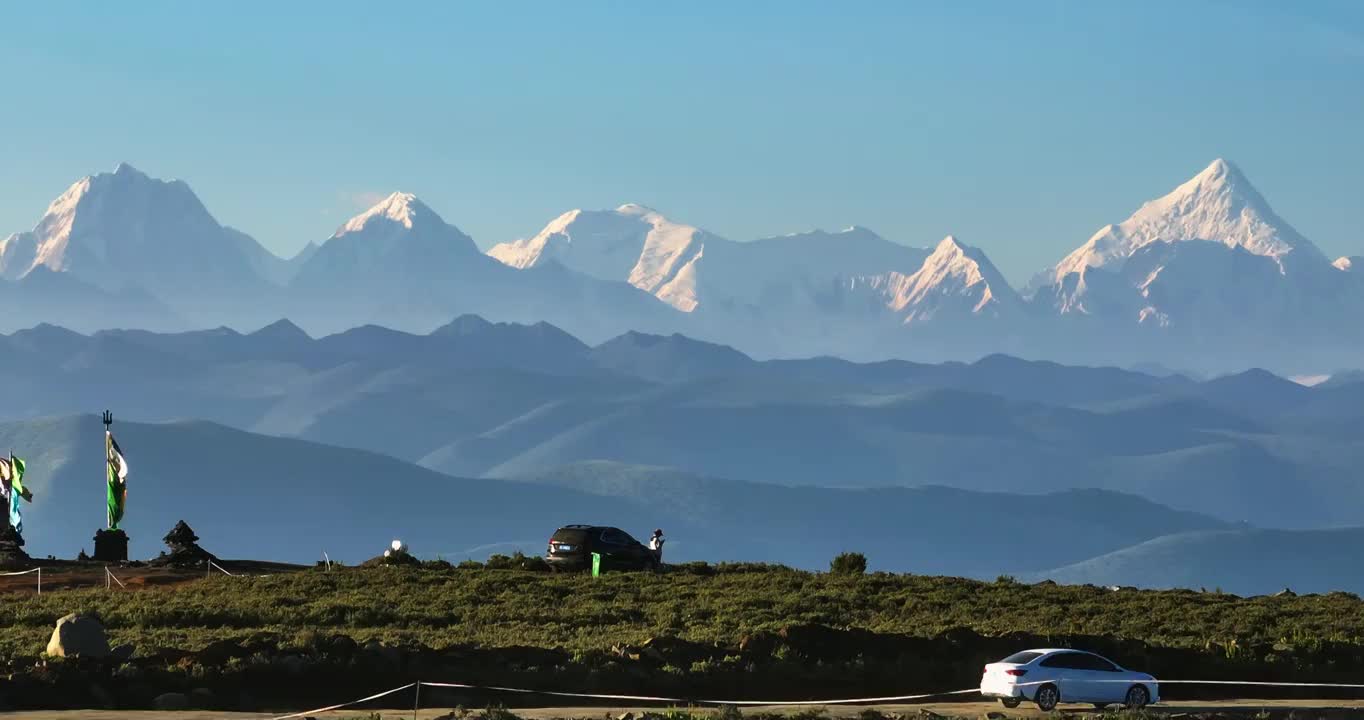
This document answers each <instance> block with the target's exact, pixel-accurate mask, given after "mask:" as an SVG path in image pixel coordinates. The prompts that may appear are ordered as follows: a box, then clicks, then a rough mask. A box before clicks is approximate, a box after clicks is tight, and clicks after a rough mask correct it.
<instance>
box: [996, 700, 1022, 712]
mask: <svg viewBox="0 0 1364 720" xmlns="http://www.w3.org/2000/svg"><path fill="white" fill-rule="evenodd" d="M1021 702H1023V700H1022V699H1020V698H1000V699H999V704H1000V705H1003V706H1004V707H1006V708H1009V709H1010V710H1012V709H1014V708H1016V707H1018V704H1019V703H1021Z"/></svg>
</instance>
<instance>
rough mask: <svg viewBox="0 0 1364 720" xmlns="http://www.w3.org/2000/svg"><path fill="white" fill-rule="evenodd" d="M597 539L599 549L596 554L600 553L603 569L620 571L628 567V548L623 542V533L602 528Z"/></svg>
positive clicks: (613, 529)
mask: <svg viewBox="0 0 1364 720" xmlns="http://www.w3.org/2000/svg"><path fill="white" fill-rule="evenodd" d="M598 539H599V540H600V548H601V549H600V550H598V551H597V552H599V553H601V561H602V566H603V569H606V568H610V569H612V570H620V569H621V568H623V567H629V565H630V559H629V557H628V553H629V546H628V545H627V544H626V542H625V533H623V532H621V531H620V530H617V529H615V528H604V529H602V531H601V535H600V536H599V538H598Z"/></svg>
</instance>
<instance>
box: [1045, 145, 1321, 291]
mask: <svg viewBox="0 0 1364 720" xmlns="http://www.w3.org/2000/svg"><path fill="white" fill-rule="evenodd" d="M1187 240H1209V241H1213V242H1218V243H1222V244H1223V245H1226V246H1228V247H1241V248H1244V249H1245V250H1246V251H1248V252H1250V253H1252V254H1255V255H1263V256H1267V257H1273V258H1276V259H1281V258H1283V257H1284V256H1286V255H1288V254H1289V253H1297V254H1299V255H1307V256H1311V257H1313V258H1321V259H1324V257H1322V256H1321V252H1320V251H1319V250H1318V249H1317V248H1316V246H1315V245H1313V244H1312V243H1311V242H1310V241H1309V240H1307V239H1306V238H1304V237H1303V236H1302V235H1301V234H1299V233H1298V231H1297V230H1295V229H1294V228H1293V227H1292V226H1291V225H1289V224H1288V223H1287V222H1285V221H1284V220H1283V219H1282V218H1280V217H1279V216H1278V215H1277V214H1275V213H1274V211H1273V209H1271V208H1270V207H1269V203H1267V202H1266V201H1265V199H1264V197H1263V196H1261V195H1260V193H1259V191H1257V190H1256V189H1255V188H1254V186H1252V185H1251V184H1250V181H1249V180H1247V179H1246V176H1245V175H1244V174H1243V173H1242V172H1241V171H1240V169H1239V168H1237V167H1236V166H1235V165H1234V164H1232V163H1230V162H1228V161H1226V160H1223V159H1221V158H1218V159H1216V160H1214V161H1213V162H1212V163H1211V164H1209V165H1208V166H1207V167H1206V168H1204V169H1203V171H1202V172H1200V173H1198V174H1197V175H1195V176H1193V177H1192V178H1190V179H1189V180H1188V181H1186V182H1184V183H1183V184H1181V185H1180V186H1179V187H1176V188H1175V189H1174V190H1172V191H1171V192H1170V193H1168V194H1166V195H1165V196H1163V197H1161V198H1158V199H1156V200H1152V201H1150V202H1147V203H1145V204H1143V205H1142V206H1141V207H1140V208H1139V209H1138V210H1137V211H1136V212H1135V213H1133V214H1132V216H1131V217H1129V218H1128V219H1126V220H1124V221H1123V222H1122V223H1119V224H1117V225H1107V226H1105V227H1103V228H1101V229H1100V230H1099V231H1098V232H1096V233H1095V234H1094V235H1093V236H1092V237H1091V238H1090V239H1089V241H1088V242H1086V243H1085V244H1084V245H1082V246H1080V247H1079V248H1077V249H1076V250H1075V251H1074V252H1072V253H1070V254H1069V255H1067V256H1066V257H1065V258H1064V259H1062V260H1061V262H1059V263H1057V264H1056V266H1055V267H1054V268H1053V269H1052V271H1051V272H1049V273H1047V277H1046V281H1047V282H1050V283H1054V284H1057V285H1060V284H1061V282H1062V280H1063V279H1064V278H1065V276H1066V275H1069V274H1071V273H1079V272H1083V271H1084V270H1085V269H1086V268H1090V267H1103V266H1115V265H1120V264H1121V263H1122V262H1123V261H1125V260H1126V259H1127V258H1128V257H1130V256H1131V255H1132V253H1134V252H1136V251H1137V250H1138V249H1140V248H1142V247H1145V246H1146V245H1149V244H1151V243H1154V242H1182V241H1187Z"/></svg>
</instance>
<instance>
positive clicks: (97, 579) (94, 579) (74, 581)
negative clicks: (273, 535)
mask: <svg viewBox="0 0 1364 720" xmlns="http://www.w3.org/2000/svg"><path fill="white" fill-rule="evenodd" d="M34 562H35V564H37V565H40V566H42V568H43V592H47V591H50V590H71V589H76V588H88V587H104V585H105V582H106V580H105V577H104V569H105V565H103V564H100V563H77V562H73V561H71V560H38V559H35V561H34ZM218 564H219V565H221V566H222V567H223V569H225V570H227V571H228V572H230V573H233V574H246V575H267V574H274V573H283V572H297V571H299V570H304V569H306V568H305V566H303V565H289V564H286V563H272V562H260V561H257V560H221V561H219V562H218ZM108 568H109V571H110V572H111V573H113V575H114V577H115V578H118V579H119V580H121V581H123V585H124V587H125V588H126V589H128V590H143V589H146V588H149V587H164V586H167V585H178V584H180V583H184V582H189V581H191V580H198V579H201V578H203V577H204V570H180V569H176V568H152V567H146V566H141V567H138V566H122V565H110V566H108ZM213 572H214V573H218V572H219V571H218V570H216V569H215V570H214V571H213ZM109 582H112V581H109ZM114 584H115V585H117V583H114ZM37 591H38V575H37V573H29V574H27V575H5V576H0V593H8V592H20V593H22V592H31V593H36V592H37Z"/></svg>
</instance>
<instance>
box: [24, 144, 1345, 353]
mask: <svg viewBox="0 0 1364 720" xmlns="http://www.w3.org/2000/svg"><path fill="white" fill-rule="evenodd" d="M1357 260H1358V258H1357V257H1356V258H1352V257H1343V258H1340V259H1338V260H1335V261H1334V262H1333V261H1331V260H1328V259H1327V258H1326V257H1325V256H1324V255H1323V254H1322V253H1321V251H1320V250H1318V249H1317V247H1316V246H1315V245H1313V244H1312V243H1311V242H1310V241H1309V240H1307V239H1306V238H1304V237H1303V236H1302V235H1301V234H1300V233H1298V231H1296V230H1295V229H1294V228H1293V227H1292V226H1291V225H1289V224H1288V223H1287V222H1285V221H1284V220H1283V219H1282V218H1280V217H1279V216H1278V215H1277V214H1275V213H1274V211H1273V210H1272V209H1271V208H1270V206H1269V204H1268V203H1267V202H1266V201H1265V199H1264V198H1263V197H1262V196H1261V195H1260V194H1259V192H1258V191H1256V190H1255V188H1254V187H1253V186H1252V185H1251V184H1250V182H1249V180H1248V179H1247V178H1246V177H1245V175H1244V174H1243V173H1241V171H1240V170H1239V169H1237V168H1236V167H1235V166H1234V165H1232V164H1231V163H1229V162H1226V161H1224V160H1220V159H1219V160H1216V161H1214V162H1213V163H1212V164H1211V165H1209V166H1208V167H1207V168H1206V169H1204V170H1203V171H1202V172H1200V173H1198V174H1197V175H1195V176H1194V177H1193V178H1192V179H1190V180H1189V181H1187V182H1185V183H1183V184H1181V185H1179V186H1178V187H1176V188H1175V189H1174V190H1173V191H1172V192H1171V193H1169V194H1168V195H1166V196H1164V197H1162V198H1159V199H1156V200H1153V201H1151V202H1148V203H1145V204H1144V205H1142V206H1141V207H1140V208H1139V209H1138V210H1137V211H1136V212H1135V213H1133V214H1132V216H1131V217H1129V218H1128V219H1127V220H1124V221H1123V222H1121V223H1118V224H1116V225H1109V226H1106V227H1104V228H1102V229H1100V230H1099V231H1098V232H1096V233H1095V234H1094V235H1093V236H1092V237H1091V238H1090V239H1089V240H1088V241H1087V242H1085V243H1084V244H1082V245H1081V246H1080V247H1078V248H1077V249H1076V250H1075V251H1074V252H1072V253H1070V254H1068V255H1067V256H1066V257H1064V258H1062V259H1061V260H1060V261H1059V262H1058V263H1057V264H1056V265H1054V266H1053V267H1052V268H1051V269H1049V270H1047V271H1045V272H1043V273H1041V274H1040V275H1039V276H1038V277H1037V278H1035V279H1034V281H1033V282H1032V283H1030V285H1029V286H1028V287H1027V288H1026V291H1025V292H1022V293H1020V292H1019V291H1018V290H1015V289H1014V288H1013V287H1010V285H1009V284H1008V282H1007V281H1005V279H1004V278H1003V276H1002V275H1001V274H1000V273H999V271H998V270H997V269H996V268H995V267H994V265H993V264H992V263H991V262H990V260H989V259H988V257H987V256H986V253H985V252H984V251H983V250H981V249H980V248H976V247H971V246H968V245H965V244H962V243H960V242H958V241H957V240H956V239H955V238H952V237H948V238H946V239H945V240H943V241H942V242H940V243H938V244H937V246H935V247H933V248H920V247H911V246H909V245H904V244H901V243H898V242H893V241H891V240H887V239H885V238H883V237H881V236H879V235H877V234H876V233H875V232H873V231H871V230H869V229H867V228H864V227H859V226H853V227H850V228H847V229H846V230H842V231H838V232H826V231H822V230H814V231H810V232H807V233H799V234H794V235H785V236H780V237H769V238H764V239H759V240H752V241H734V240H730V239H726V238H723V237H720V236H718V235H716V234H714V233H711V232H709V231H706V230H704V229H702V228H699V227H697V226H694V225H690V224H687V223H685V222H680V221H678V220H676V219H672V218H669V217H667V216H665V215H664V214H663V213H661V212H659V211H656V210H653V209H651V208H647V207H643V206H641V205H636V204H626V205H622V206H620V207H618V208H615V209H613V210H587V209H578V210H571V211H569V212H566V213H564V214H562V215H560V216H559V217H557V218H555V219H554V220H552V221H551V222H550V223H549V224H547V225H545V226H544V228H543V229H542V230H541V231H540V232H538V233H537V234H536V235H534V236H533V237H531V238H529V239H522V240H517V241H513V242H507V243H501V244H498V245H494V246H493V247H492V248H491V249H490V250H489V251H488V252H487V253H483V252H480V251H479V249H478V247H477V246H476V245H475V243H474V240H473V238H471V237H469V236H468V235H467V234H465V233H463V232H462V231H460V230H459V228H458V227H456V226H455V225H453V224H450V223H448V222H446V221H445V220H444V219H443V218H441V217H440V216H439V215H438V214H437V213H436V211H435V210H433V209H432V208H431V207H429V206H428V205H426V204H425V203H423V202H422V201H421V200H420V199H418V198H416V197H415V196H413V195H411V194H408V193H402V192H395V193H393V194H391V195H389V196H388V197H386V198H384V199H383V200H382V201H380V202H379V203H377V204H376V205H375V206H374V207H372V208H369V209H368V210H366V211H365V212H363V213H360V214H359V215H357V216H355V217H354V218H352V219H350V220H349V221H347V222H346V223H344V224H343V225H342V226H341V227H340V228H338V229H337V230H336V232H334V233H333V234H332V235H331V236H330V237H327V238H325V239H309V242H308V243H307V244H306V245H305V249H304V250H303V251H302V252H300V253H298V254H297V255H296V256H295V257H293V258H289V259H285V258H280V257H277V256H275V255H273V254H272V253H270V252H269V251H267V250H266V249H265V248H264V247H262V246H261V245H260V244H259V243H258V242H256V241H255V240H254V239H253V238H251V237H250V236H249V235H247V234H246V233H243V232H241V231H238V230H235V229H233V228H230V227H227V226H224V225H222V224H220V223H219V222H218V221H217V220H216V219H215V218H214V217H213V216H212V215H211V214H210V213H209V211H208V210H207V208H205V207H204V206H203V204H202V203H201V202H200V201H199V200H198V198H197V197H196V196H195V195H194V193H193V191H192V190H191V189H190V188H189V186H188V185H187V184H186V183H184V182H183V181H179V180H174V181H163V180H158V179H155V178H152V177H149V176H147V175H146V174H144V173H142V172H140V171H138V170H136V169H134V168H132V167H131V166H129V165H126V164H122V165H119V166H118V167H117V168H116V169H115V170H114V171H113V172H112V173H100V174H96V175H92V176H90V177H86V178H82V179H81V180H79V181H78V182H76V183H75V184H73V185H72V186H71V187H70V188H69V189H68V190H67V191H66V192H65V193H63V194H62V195H61V196H60V197H58V198H57V199H56V200H55V201H54V202H53V203H52V204H51V205H50V206H49V207H48V209H47V212H46V213H44V215H43V217H42V218H41V219H40V220H39V222H38V223H37V224H36V225H35V226H34V228H33V229H32V230H30V231H28V232H21V233H16V234H13V235H10V236H8V237H7V238H5V239H3V240H0V279H3V281H2V282H0V302H3V303H4V304H5V309H6V310H7V312H4V313H3V314H0V330H12V329H15V328H20V327H31V326H33V325H36V324H38V323H40V322H52V323H56V324H62V325H67V326H71V327H74V328H75V329H79V330H87V331H88V330H97V329H101V328H106V327H147V328H151V329H158V330H170V329H186V328H200V327H212V326H216V325H227V326H232V327H237V328H241V329H251V328H255V327H260V326H262V325H265V324H267V323H268V322H270V321H273V320H275V319H278V318H280V317H289V318H291V319H293V320H295V321H296V322H298V323H299V324H300V325H301V326H303V327H305V328H307V329H308V330H310V331H312V332H335V331H338V330H342V329H345V328H349V327H354V326H357V325H362V324H382V325H386V326H389V327H394V328H398V329H404V330H411V331H420V332H424V331H428V330H430V329H432V328H435V327H438V326H440V325H443V324H444V323H446V322H448V321H449V319H450V318H451V317H454V316H456V315H459V314H464V313H471V312H473V313H479V314H481V315H484V316H486V317H488V318H490V319H493V320H498V321H517V322H533V321H538V320H545V321H550V322H553V323H555V324H556V325H558V326H560V327H563V328H564V329H566V330H569V331H570V332H573V333H574V334H576V335H578V336H580V337H583V338H584V339H587V340H589V341H601V340H604V339H605V338H607V337H613V336H615V335H618V334H620V333H622V332H625V331H627V330H639V331H644V332H650V333H658V334H664V335H667V334H671V333H674V332H683V333H685V334H687V335H688V336H690V337H696V338H699V339H704V340H710V341H715V342H724V343H728V344H731V345H735V346H737V347H739V348H740V349H741V350H743V351H745V352H747V353H749V354H751V355H754V356H758V357H778V356H793V355H836V356H841V357H847V358H853V359H861V360H865V359H883V358H890V357H916V358H929V359H942V358H948V357H962V356H968V357H969V356H975V355H979V354H983V353H988V352H991V351H1009V352H1015V353H1019V354H1024V355H1030V356H1034V357H1046V358H1050V359H1057V360H1067V361H1073V362H1122V363H1125V364H1130V363H1133V362H1143V361H1149V362H1159V363H1164V364H1166V365H1173V366H1177V367H1185V368H1190V369H1196V370H1216V369H1227V368H1232V367H1236V368H1240V367H1244V366H1245V365H1246V364H1260V365H1266V366H1272V367H1275V368H1276V369H1281V370H1284V371H1291V372H1321V371H1329V370H1335V369H1337V368H1338V367H1340V366H1348V365H1350V364H1357V362H1356V360H1355V358H1357V357H1358V354H1359V351H1360V349H1361V348H1364V329H1361V328H1360V327H1359V325H1360V324H1359V323H1358V322H1356V321H1355V319H1356V318H1357V317H1358V316H1359V314H1360V312H1361V311H1364V281H1361V280H1360V275H1359V274H1358V273H1357V272H1355V271H1354V269H1355V268H1357V267H1358V266H1359V265H1358V262H1357ZM1266 336H1273V337H1275V338H1276V339H1277V340H1279V341H1280V342H1277V343H1266V342H1264V339H1265V337H1266ZM1006 343H1007V344H1006Z"/></svg>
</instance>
